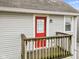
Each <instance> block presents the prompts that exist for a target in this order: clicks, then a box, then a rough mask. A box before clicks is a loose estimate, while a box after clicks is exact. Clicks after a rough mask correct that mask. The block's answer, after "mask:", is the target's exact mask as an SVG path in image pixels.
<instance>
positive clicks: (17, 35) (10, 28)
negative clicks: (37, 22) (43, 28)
mask: <svg viewBox="0 0 79 59" xmlns="http://www.w3.org/2000/svg"><path fill="white" fill-rule="evenodd" d="M21 33H24V34H26V36H27V37H33V15H32V14H17V13H0V59H1V58H5V59H20V57H21V56H20V54H21V53H20V52H21Z"/></svg>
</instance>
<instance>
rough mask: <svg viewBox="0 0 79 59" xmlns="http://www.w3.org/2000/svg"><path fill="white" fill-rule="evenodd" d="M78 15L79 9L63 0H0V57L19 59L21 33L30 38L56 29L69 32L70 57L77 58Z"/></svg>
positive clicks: (46, 34)
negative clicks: (70, 36)
mask: <svg viewBox="0 0 79 59" xmlns="http://www.w3.org/2000/svg"><path fill="white" fill-rule="evenodd" d="M77 16H79V13H78V11H77V10H75V9H74V8H72V7H71V6H70V5H68V4H66V3H64V2H63V1H52V0H0V59H1V58H2V59H21V34H25V35H26V37H27V38H29V37H43V36H44V37H45V36H55V33H56V32H63V33H68V34H71V35H72V40H71V46H70V47H69V48H71V49H70V52H71V53H72V56H71V59H77V58H76V51H75V50H76V49H77V48H76V41H77V35H76V34H77ZM40 32H41V33H40ZM61 38H62V37H61ZM65 39H67V38H65ZM63 42H64V41H63ZM46 44H47V42H45V45H44V46H46ZM30 45H31V44H30ZM60 52H61V51H60ZM43 53H44V52H43ZM29 59H30V58H29Z"/></svg>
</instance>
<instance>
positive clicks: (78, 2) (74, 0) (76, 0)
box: [64, 0, 79, 10]
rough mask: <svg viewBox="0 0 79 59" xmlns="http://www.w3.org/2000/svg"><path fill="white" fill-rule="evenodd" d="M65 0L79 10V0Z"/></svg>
mask: <svg viewBox="0 0 79 59" xmlns="http://www.w3.org/2000/svg"><path fill="white" fill-rule="evenodd" d="M64 1H65V2H67V3H69V4H70V5H72V6H73V7H74V8H76V9H78V10H79V0H64Z"/></svg>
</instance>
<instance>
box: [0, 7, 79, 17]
mask: <svg viewBox="0 0 79 59" xmlns="http://www.w3.org/2000/svg"><path fill="white" fill-rule="evenodd" d="M0 11H3V12H4V11H5V12H17V13H37V14H55V15H74V16H76V15H77V16H79V13H72V12H57V11H44V10H33V9H22V8H11V7H0Z"/></svg>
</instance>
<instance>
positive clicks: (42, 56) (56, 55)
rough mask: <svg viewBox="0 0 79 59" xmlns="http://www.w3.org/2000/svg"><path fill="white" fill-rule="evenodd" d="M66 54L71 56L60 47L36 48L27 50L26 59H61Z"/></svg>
mask: <svg viewBox="0 0 79 59" xmlns="http://www.w3.org/2000/svg"><path fill="white" fill-rule="evenodd" d="M68 56H71V53H70V52H68V51H66V50H64V49H62V48H60V47H55V48H54V47H51V48H47V49H46V48H44V49H37V50H34V51H28V52H27V59H61V58H65V57H68Z"/></svg>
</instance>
